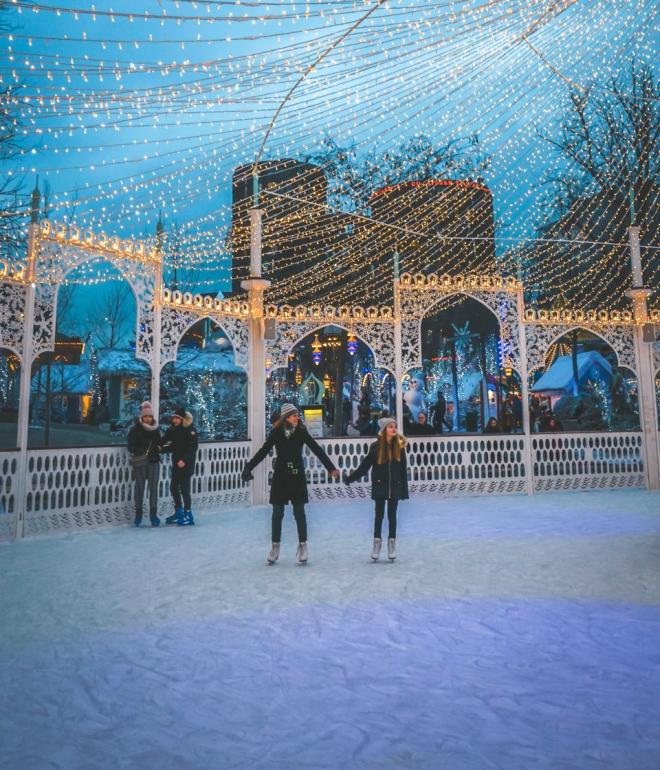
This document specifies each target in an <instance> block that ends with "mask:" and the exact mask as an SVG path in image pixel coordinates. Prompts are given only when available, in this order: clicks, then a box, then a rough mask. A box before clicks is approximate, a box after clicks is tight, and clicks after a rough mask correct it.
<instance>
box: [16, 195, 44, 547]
mask: <svg viewBox="0 0 660 770" xmlns="http://www.w3.org/2000/svg"><path fill="white" fill-rule="evenodd" d="M37 212H38V204H37ZM38 251H39V223H38V221H37V216H36V214H35V211H34V209H33V216H32V221H31V223H30V229H29V231H28V253H27V267H26V280H27V286H26V292H25V313H24V317H23V347H22V350H21V382H20V395H19V401H18V426H17V436H16V443H17V445H18V448H19V450H20V455H19V461H18V483H17V488H16V498H15V499H16V517H15V527H14V537H15V538H22V537H24V535H25V509H26V502H27V501H26V498H27V478H28V468H27V461H28V453H27V452H28V430H29V422H30V384H31V379H32V354H33V340H32V334H33V327H34V303H35V293H36V287H35V280H36V263H37V254H38Z"/></svg>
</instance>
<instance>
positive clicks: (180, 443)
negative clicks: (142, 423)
mask: <svg viewBox="0 0 660 770" xmlns="http://www.w3.org/2000/svg"><path fill="white" fill-rule="evenodd" d="M171 420H172V424H171V425H170V427H169V428H168V429H167V431H166V432H165V436H164V439H163V444H162V446H161V451H162V452H170V453H171V454H172V480H171V482H170V492H171V493H172V499H173V501H174V513H173V514H172V515H171V516H168V517H167V518H166V519H165V523H166V524H177V525H178V526H179V527H185V526H190V525H192V524H194V523H195V519H194V518H193V515H192V500H191V495H190V484H191V481H192V477H193V473H194V472H195V460H196V459H197V446H198V444H199V436H198V435H197V431H196V430H195V426H194V425H193V416H192V414H190V412H187V411H186V410H185V409H177V410H176V411H175V412H174V414H173V415H172V418H171Z"/></svg>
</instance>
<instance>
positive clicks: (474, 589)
mask: <svg viewBox="0 0 660 770" xmlns="http://www.w3.org/2000/svg"><path fill="white" fill-rule="evenodd" d="M308 514H309V522H310V551H311V556H310V562H309V565H308V566H306V567H301V566H297V565H296V562H295V546H296V543H295V540H296V538H295V530H294V526H293V519H292V516H291V514H290V513H287V518H286V519H285V529H284V535H283V553H282V556H281V559H280V562H279V563H278V564H277V565H276V566H274V567H267V566H265V555H266V552H267V549H268V540H269V511H268V509H267V508H266V507H260V508H253V509H240V510H238V509H237V510H227V511H223V512H222V513H220V514H214V515H208V516H199V519H198V526H197V527H194V528H192V527H189V528H185V529H176V528H175V529H165V528H164V527H163V528H161V529H159V530H153V529H151V528H142V529H139V530H136V529H131V528H126V529H117V528H114V529H108V530H104V531H98V532H93V533H89V532H85V533H79V534H72V535H65V536H58V537H50V538H42V539H32V540H29V541H24V542H21V543H17V544H14V545H6V546H2V547H0V563H1V566H0V618H1V622H2V636H1V639H0V652H1V654H2V669H1V673H0V714H1V717H0V767H2V768H11V770H50V769H52V768H61V769H62V770H78V769H80V770H83V769H84V770H96V769H97V768H98V770H108V769H109V768H113V769H114V768H120V769H129V768H130V770H134V769H135V770H151V768H158V770H187V769H188V768H190V769H192V770H225V768H250V770H252V769H253V768H264V769H265V768H269V769H270V768H278V769H279V768H282V769H284V768H286V769H287V770H292V769H295V770H297V769H298V768H304V769H305V770H313V769H315V768H338V769H339V768H340V769H343V768H365V769H367V768H368V769H371V768H374V769H375V768H378V769H379V770H385V769H391V768H402V769H403V770H414V769H417V768H424V770H426V769H429V770H491V769H494V768H498V769H501V770H596V769H598V770H657V768H659V767H660V718H659V717H658V714H659V713H660V712H659V710H658V703H659V702H660V701H659V699H658V693H659V692H660V495H658V494H654V493H650V492H644V491H620V492H593V493H583V494H579V493H578V494H547V495H538V496H534V497H533V498H527V497H524V496H519V497H490V498H472V499H446V500H439V501H432V500H419V499H416V500H410V501H408V502H406V503H404V504H403V505H402V509H401V513H400V527H399V539H398V546H399V558H398V559H397V561H396V562H395V563H394V564H389V563H386V562H382V561H381V562H380V563H377V564H373V563H371V562H370V560H369V558H368V556H369V551H370V545H371V543H370V540H371V521H372V513H371V506H370V504H369V503H366V502H354V503H350V504H347V505H327V506H323V505H319V504H315V505H311V506H309V509H308Z"/></svg>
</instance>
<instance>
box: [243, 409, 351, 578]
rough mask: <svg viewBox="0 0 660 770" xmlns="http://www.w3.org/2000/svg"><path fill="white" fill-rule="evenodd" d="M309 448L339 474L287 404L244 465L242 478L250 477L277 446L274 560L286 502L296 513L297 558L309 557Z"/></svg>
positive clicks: (273, 490)
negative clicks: (306, 456) (306, 458)
mask: <svg viewBox="0 0 660 770" xmlns="http://www.w3.org/2000/svg"><path fill="white" fill-rule="evenodd" d="M304 446H308V447H309V449H310V450H311V451H312V452H313V453H314V454H315V455H316V456H317V457H318V458H319V460H320V461H321V462H322V463H323V465H324V467H325V469H326V470H327V471H328V472H329V473H330V475H331V476H332V477H333V478H339V471H338V470H337V469H336V468H335V466H334V465H333V464H332V461H331V460H330V458H329V457H328V455H327V454H326V453H325V452H324V451H323V449H322V448H321V447H320V446H319V445H318V444H317V443H316V441H315V440H314V439H313V438H312V437H311V436H310V435H309V433H308V432H307V428H305V426H304V425H303V423H302V422H301V420H300V415H299V414H298V409H297V408H296V407H295V406H294V405H293V404H284V405H283V406H282V408H281V409H280V416H279V419H278V420H277V421H276V422H275V424H274V425H273V428H272V430H271V432H270V433H269V434H268V438H267V439H266V441H265V443H264V445H263V446H262V447H261V449H259V451H258V452H257V453H256V454H255V456H254V457H253V458H252V459H251V460H250V461H249V462H248V463H247V464H246V465H245V468H244V469H243V473H242V478H243V481H251V480H252V479H253V478H254V477H253V476H252V471H253V470H254V469H255V468H256V467H257V465H259V463H260V462H261V461H262V460H264V459H265V458H266V457H267V456H268V453H269V452H270V451H271V449H273V448H274V449H275V454H276V457H275V466H274V470H273V479H272V481H271V485H270V504H271V505H272V506H273V514H272V517H271V536H272V537H271V549H270V553H269V554H268V557H267V561H268V563H269V564H274V563H275V562H276V561H277V559H278V557H279V555H280V541H281V537H282V519H283V518H284V506H285V505H287V503H291V504H292V505H293V515H294V517H295V520H296V527H297V529H298V551H297V555H298V561H299V562H300V563H301V564H305V563H306V562H307V559H308V558H309V552H308V548H307V517H306V516H305V503H307V502H309V497H308V495H307V480H306V478H305V463H304V460H303V447H304Z"/></svg>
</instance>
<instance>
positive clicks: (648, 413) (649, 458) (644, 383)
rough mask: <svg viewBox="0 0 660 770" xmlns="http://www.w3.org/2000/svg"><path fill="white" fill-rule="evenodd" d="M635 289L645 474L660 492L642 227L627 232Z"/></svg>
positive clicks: (640, 413)
mask: <svg viewBox="0 0 660 770" xmlns="http://www.w3.org/2000/svg"><path fill="white" fill-rule="evenodd" d="M628 238H629V243H630V262H631V267H632V279H633V288H632V289H631V290H630V291H628V292H627V294H628V296H629V297H630V298H631V299H632V302H633V313H634V315H635V326H634V331H633V334H634V337H635V361H636V363H637V392H638V397H639V421H640V428H641V430H642V435H643V451H644V474H645V476H646V486H647V488H648V489H660V461H659V459H658V426H657V422H656V420H657V417H656V414H655V399H656V396H655V372H654V370H653V343H652V342H645V341H644V329H643V327H644V324H647V323H648V320H649V318H648V307H647V300H648V298H649V296H650V295H651V293H652V292H651V290H650V289H647V288H645V287H644V282H643V278H642V263H641V249H640V245H639V227H629V228H628Z"/></svg>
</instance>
